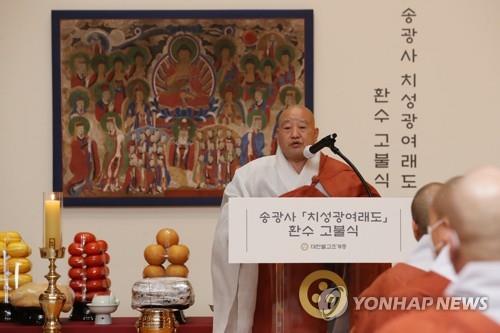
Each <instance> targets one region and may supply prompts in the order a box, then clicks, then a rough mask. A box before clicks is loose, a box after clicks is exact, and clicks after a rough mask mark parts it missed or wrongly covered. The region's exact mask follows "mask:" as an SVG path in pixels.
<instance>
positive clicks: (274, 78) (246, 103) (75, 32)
mask: <svg viewBox="0 0 500 333" xmlns="http://www.w3.org/2000/svg"><path fill="white" fill-rule="evenodd" d="M52 15H53V49H54V54H53V60H54V61H53V64H54V70H53V72H54V115H55V116H54V187H55V188H56V189H59V190H61V191H63V192H64V196H65V202H66V204H70V205H71V204H74V205H121V204H132V205H150V204H154V205H156V204H158V205H163V204H166V205H168V204H173V205H183V204H217V203H219V202H220V198H221V195H222V192H223V190H224V187H225V186H226V184H228V183H229V182H230V181H231V179H232V177H233V176H234V173H235V171H236V170H237V169H238V168H239V167H241V166H243V165H245V164H246V163H248V162H250V161H252V160H254V159H257V158H260V157H262V156H265V155H269V154H274V153H275V152H276V149H277V144H276V139H275V131H276V119H277V117H279V114H280V112H281V111H282V110H284V109H285V108H286V107H287V106H289V105H293V104H306V105H308V106H310V107H311V106H312V105H311V104H312V12H311V11H288V12H284V11H259V12H247V11H217V12H216V11H203V12H185V11H183V12H78V11H55V12H53V14H52Z"/></svg>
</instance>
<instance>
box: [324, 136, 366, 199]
mask: <svg viewBox="0 0 500 333" xmlns="http://www.w3.org/2000/svg"><path fill="white" fill-rule="evenodd" d="M328 138H329V140H328V148H330V150H331V151H332V152H333V153H334V154H336V155H339V156H340V157H341V158H342V159H343V160H344V161H345V162H346V163H347V164H348V165H349V166H350V167H351V168H352V170H353V171H354V173H355V174H356V176H358V178H359V180H360V181H361V184H363V187H364V188H365V191H366V194H368V196H369V197H372V196H373V195H372V192H371V191H370V187H369V186H368V183H367V182H366V180H365V179H364V178H363V176H362V175H361V173H360V172H359V170H358V168H356V166H355V165H354V164H353V163H352V162H351V161H350V160H349V159H348V158H347V156H345V155H344V154H342V152H341V151H340V149H339V148H338V147H336V146H335V142H336V141H337V133H333V134H332V135H330V136H329V137H328Z"/></svg>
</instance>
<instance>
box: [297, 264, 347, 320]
mask: <svg viewBox="0 0 500 333" xmlns="http://www.w3.org/2000/svg"><path fill="white" fill-rule="evenodd" d="M326 281H328V282H326ZM329 285H330V287H329ZM310 288H315V289H314V290H312V292H313V294H312V296H311V299H309V294H310V291H309V290H310ZM299 299H300V304H301V305H302V308H303V309H304V311H306V312H307V313H308V314H309V315H310V316H312V317H314V318H318V319H324V320H328V321H329V320H332V319H335V318H338V317H340V316H341V315H342V314H343V313H344V312H345V311H346V310H347V303H348V298H347V286H346V284H345V282H344V280H342V278H341V277H340V276H339V275H338V274H336V273H334V272H332V271H327V270H318V271H314V272H312V273H311V274H309V275H308V276H306V277H305V278H304V280H303V281H302V283H301V284H300V288H299Z"/></svg>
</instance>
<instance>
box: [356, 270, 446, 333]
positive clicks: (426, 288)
mask: <svg viewBox="0 0 500 333" xmlns="http://www.w3.org/2000/svg"><path fill="white" fill-rule="evenodd" d="M449 283H450V280H448V279H447V278H445V277H444V276H442V275H439V274H437V273H435V272H432V271H429V272H425V273H424V274H421V275H419V276H418V277H416V278H415V279H413V280H411V281H410V282H409V283H408V284H407V285H406V286H402V287H400V288H396V290H393V291H392V292H391V293H389V294H386V295H383V296H387V297H397V298H398V299H403V298H404V299H405V302H404V305H403V304H402V305H398V306H396V307H395V309H391V310H385V309H384V310H372V311H368V310H363V309H361V310H360V311H357V312H358V316H357V320H356V322H355V324H354V327H353V329H352V331H351V333H355V332H356V333H363V332H375V331H376V330H378V329H379V328H381V327H382V326H384V325H385V324H387V323H388V322H389V321H391V320H394V319H396V318H398V317H401V316H403V315H406V314H408V313H409V312H410V311H408V309H409V306H410V304H412V303H411V302H412V298H414V297H416V298H417V299H418V300H419V301H418V304H420V305H425V302H424V301H423V298H424V297H432V298H434V299H436V298H437V297H438V296H442V295H443V292H444V290H445V289H446V287H447V286H448V284H449ZM393 287H396V286H393ZM414 304H415V303H414ZM433 304H436V301H434V302H433ZM421 310H423V309H421Z"/></svg>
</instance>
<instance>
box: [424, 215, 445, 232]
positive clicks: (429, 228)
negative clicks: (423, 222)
mask: <svg viewBox="0 0 500 333" xmlns="http://www.w3.org/2000/svg"><path fill="white" fill-rule="evenodd" d="M444 222H445V219H440V220H438V221H437V222H436V223H434V224H433V225H428V226H427V234H429V235H430V234H432V232H433V231H434V230H436V229H437V227H439V226H440V225H441V224H443V223H444Z"/></svg>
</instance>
